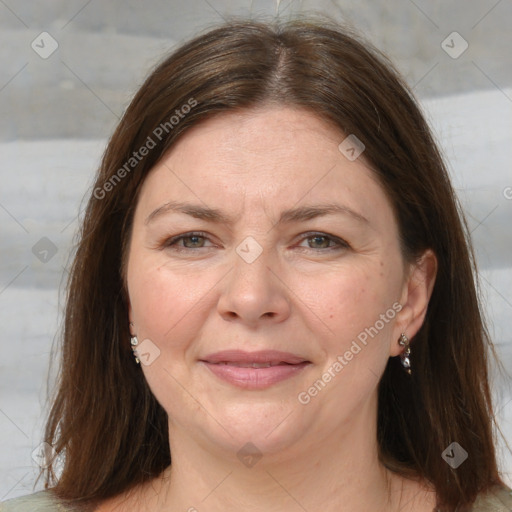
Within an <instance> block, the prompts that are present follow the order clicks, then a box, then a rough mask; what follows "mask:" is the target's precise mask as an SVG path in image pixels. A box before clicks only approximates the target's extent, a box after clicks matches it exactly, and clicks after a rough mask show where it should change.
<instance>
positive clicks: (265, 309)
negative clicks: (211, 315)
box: [217, 251, 291, 328]
mask: <svg viewBox="0 0 512 512" xmlns="http://www.w3.org/2000/svg"><path fill="white" fill-rule="evenodd" d="M234 260H235V261H234V268H233V269H232V271H231V272H229V273H228V275H227V276H226V279H224V280H223V288H222V290H221V296H220V298H219V301H218V306H217V307H218V312H219V314H220V315H221V316H222V318H223V319H224V320H227V321H231V322H233V321H238V322H241V323H244V324H246V325H248V326H250V327H253V328H254V327H257V326H258V325H259V324H260V323H261V322H265V323H267V322H274V323H279V322H282V321H284V320H286V318H288V316H289V315H290V293H291V292H290V290H289V289H288V288H287V286H286V284H285V283H284V282H283V280H282V279H281V278H280V276H279V272H278V271H276V270H275V268H276V266H275V265H274V269H272V268H271V267H270V264H271V263H272V262H271V261H270V259H269V258H268V257H267V254H266V251H263V252H262V254H261V255H260V256H259V257H258V258H257V259H256V260H255V261H253V262H252V263H247V262H246V261H244V260H243V259H242V258H240V257H239V256H238V255H235V257H234ZM274 263H275V261H274Z"/></svg>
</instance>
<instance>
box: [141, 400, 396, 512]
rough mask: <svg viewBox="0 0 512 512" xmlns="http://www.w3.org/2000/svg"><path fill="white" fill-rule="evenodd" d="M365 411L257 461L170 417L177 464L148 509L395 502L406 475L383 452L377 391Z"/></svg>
mask: <svg viewBox="0 0 512 512" xmlns="http://www.w3.org/2000/svg"><path fill="white" fill-rule="evenodd" d="M360 412H361V413H360V414H358V415H357V417H354V418H351V419H350V421H349V422H348V423H347V424H346V425H343V427H342V428H339V429H337V430H336V431H335V432H332V433H331V434H330V435H325V433H322V434H320V433H318V434H316V435H312V436H309V437H308V439H305V440H304V442H301V443H300V446H292V447H289V449H287V450H286V451H285V452H279V453H278V454H271V453H269V454H266V453H264V454H263V456H262V457H261V459H259V460H258V461H257V462H256V463H255V464H253V465H252V466H251V465H247V466H246V465H244V464H242V463H241V461H240V460H239V459H238V458H237V457H236V453H235V454H234V453H233V452H231V453H225V452H222V451H219V449H218V447H213V446H211V447H209V446H208V443H205V444H204V445H201V444H199V443H197V441H196V440H195V438H192V437H191V436H190V434H189V431H188V430H187V429H182V428H180V427H179V426H176V425H170V427H169V435H170V440H171V453H172V466H170V467H169V468H168V469H167V470H166V471H165V472H164V474H163V475H162V478H161V479H160V484H159V485H160V487H159V488H158V489H155V487H154V486H152V488H153V489H154V490H153V493H154V494H153V497H151V496H149V498H146V499H145V503H147V504H148V510H184V511H190V512H194V511H201V510H208V511H209V512H221V511H222V512H226V511H231V510H233V511H235V510H248V511H254V512H256V511H265V512H274V511H275V512H277V511H279V512H288V511H289V512H292V511H293V512H296V511H297V510H301V509H302V510H308V511H311V510H319V509H321V510H322V511H325V512H331V511H332V512H334V511H336V512H339V511H340V510H347V511H348V510H350V511H351V512H363V511H368V510H374V511H376V512H377V511H378V512H380V511H391V510H398V508H397V503H398V502H399V500H400V483H399V482H400V481H401V479H399V478H398V477H395V476H393V475H392V474H391V473H389V472H388V471H387V470H386V469H385V468H384V467H383V466H382V465H381V464H380V463H379V460H378V448H377V436H376V396H374V397H373V398H372V399H371V400H370V401H369V402H367V404H366V410H364V411H360ZM319 439H321V442H319V441H318V440H319ZM242 444H243V443H242ZM252 462H254V461H252ZM155 491H156V492H155ZM148 499H149V501H148Z"/></svg>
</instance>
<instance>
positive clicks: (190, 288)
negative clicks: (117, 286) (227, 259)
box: [128, 257, 211, 349]
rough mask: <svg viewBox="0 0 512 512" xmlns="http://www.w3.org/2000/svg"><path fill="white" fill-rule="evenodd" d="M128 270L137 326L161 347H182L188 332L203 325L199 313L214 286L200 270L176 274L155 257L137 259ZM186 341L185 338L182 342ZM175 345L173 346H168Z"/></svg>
mask: <svg viewBox="0 0 512 512" xmlns="http://www.w3.org/2000/svg"><path fill="white" fill-rule="evenodd" d="M132 270H133V272H132V273H130V268H129V273H128V287H129V293H130V302H131V306H132V311H133V316H134V319H135V323H136V325H137V329H138V330H139V331H140V334H141V335H142V336H143V337H144V338H149V339H151V340H152V341H153V342H154V343H156V344H157V345H159V346H164V345H165V346H166V347H168V345H169V343H168V340H172V341H173V343H172V348H173V349H175V348H179V347H180V346H181V344H183V343H185V340H186V339H187V336H186V333H187V332H188V331H191V330H193V329H194V328H197V327H198V325H200V322H199V321H198V320H199V319H198V316H201V315H202V311H204V302H205V299H206V298H207V293H208V290H209V289H210V288H211V285H209V282H208V279H206V276H204V274H202V278H201V279H198V277H197V272H195V273H194V272H185V273H183V272H182V273H176V272H173V271H171V270H170V269H169V268H166V266H165V265H162V264H161V262H158V261H155V259H152V260H151V259H146V260H145V261H144V258H140V259H139V260H138V259H137V257H134V259H133V267H132ZM181 340H184V341H181ZM168 348H171V347H168Z"/></svg>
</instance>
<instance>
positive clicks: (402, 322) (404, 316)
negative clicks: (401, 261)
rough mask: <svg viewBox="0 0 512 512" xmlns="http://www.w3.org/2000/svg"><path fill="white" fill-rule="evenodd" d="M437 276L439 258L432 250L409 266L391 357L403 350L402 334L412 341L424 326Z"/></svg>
mask: <svg viewBox="0 0 512 512" xmlns="http://www.w3.org/2000/svg"><path fill="white" fill-rule="evenodd" d="M436 275H437V258H436V255H435V253H434V251H432V250H431V249H427V250H426V251H425V252H424V253H423V254H422V255H421V257H420V258H419V259H418V260H416V262H415V263H412V264H410V265H409V268H408V272H407V274H406V278H405V280H404V285H403V288H402V296H401V298H400V304H401V305H402V309H401V310H400V312H399V313H398V314H397V315H396V321H395V325H394V329H393V339H392V342H391V347H390V356H397V355H399V354H400V353H401V352H402V350H403V348H402V347H401V346H400V345H399V344H398V339H399V337H400V334H401V333H405V335H406V336H407V337H408V338H409V340H411V339H412V338H413V337H414V336H415V335H416V333H417V332H418V331H419V330H420V327H421V326H422V325H423V321H424V320H425V316H426V314H427V307H428V303H429V300H430V297H431V295H432V290H433V289H434V283H435V280H436Z"/></svg>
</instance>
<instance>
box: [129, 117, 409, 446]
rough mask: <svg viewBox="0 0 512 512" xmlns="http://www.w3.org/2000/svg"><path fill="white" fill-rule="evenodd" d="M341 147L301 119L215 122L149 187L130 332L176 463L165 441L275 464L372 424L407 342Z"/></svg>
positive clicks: (366, 188) (395, 274) (166, 162)
mask: <svg viewBox="0 0 512 512" xmlns="http://www.w3.org/2000/svg"><path fill="white" fill-rule="evenodd" d="M345 137H346V135H343V134H342V133H340V132H338V131H337V130H336V129H334V128H333V127H332V126H329V125H327V124H325V123H324V121H322V120H320V119H319V118H318V117H316V116H315V115H314V114H312V113H309V112H308V111H305V110H300V109H291V108H270V107H269V108H265V109H258V110H247V111H244V112H241V113H240V112H239V113H228V114H222V115H220V116H218V117H216V118H211V119H209V120H207V121H206V122H204V123H203V124H200V125H197V126H196V127H194V128H193V129H191V130H190V131H189V132H187V133H186V134H185V135H184V136H183V137H182V138H181V139H180V140H179V142H178V143H177V144H175V146H174V147H173V148H172V150H171V151H170V152H169V153H168V154H167V155H166V156H165V157H164V158H163V159H162V160H161V162H160V163H159V164H158V165H156V166H155V168H154V169H153V170H152V171H151V173H150V174H149V176H148V177H147V179H146V180H145V182H144V185H143V187H142V190H141V193H140V196H139V199H138V204H137V207H136V212H135V217H134V224H133V232H132V238H131V244H130V248H129V259H128V267H127V283H128V291H129V298H130V321H131V322H133V324H134V325H133V327H132V331H133V332H134V333H136V334H137V336H138V340H139V355H140V358H141V360H142V363H143V364H142V371H143V372H144V375H145V377H146V379H147V381H148V384H149V386H150V388H151V390H152V392H153V393H154V395H155V397H156V398H157V400H158V401H159V402H160V404H161V405H162V406H163V407H164V409H165V410H166V411H167V413H168V415H169V423H170V430H171V451H172V440H173V437H172V432H176V433H181V434H180V435H181V436H183V435H186V436H189V438H191V439H194V440H196V441H197V442H200V443H202V444H203V446H215V447H217V448H221V449H228V450H231V451H232V452H233V453H236V452H237V451H239V450H240V449H241V448H242V447H243V446H244V445H246V443H247V442H250V443H252V444H253V445H254V446H255V447H256V448H257V450H259V451H261V452H262V453H268V454H271V453H277V452H278V451H280V450H283V449H289V450H292V449H293V448H294V447H299V446H301V447H302V448H304V447H307V446H313V445H314V444H315V443H316V442H317V441H318V439H328V438H333V436H334V437H336V436H337V435H341V434H340V433H342V432H343V431H344V430H345V429H349V428H354V427H355V426H356V425H364V424H365V422H370V423H372V422H374V413H375V410H376V389H377V384H378V381H379V378H380V376H381V375H382V373H383V371H384V368H385V366H386V363H387V361H388V358H389V357H390V356H394V355H397V354H399V352H400V347H399V346H398V344H397V339H398V337H399V336H400V333H401V332H403V331H406V332H407V334H408V335H409V336H412V335H414V334H415V333H414V332H411V329H409V330H406V329H407V328H408V327H411V326H410V325H408V324H407V320H406V318H409V316H407V315H406V313H405V311H406V309H407V308H403V309H401V308H402V306H401V303H402V304H403V301H404V299H406V298H407V284H406V281H407V280H406V277H407V276H406V275H405V271H406V269H407V268H406V267H404V263H403V259H402V257H401V253H400V250H399V244H398V231H397V224H396V222H395V219H394V216H393V213H392V208H391V205H390V203H389V202H388V200H387V198H386V196H385V194H384V192H383V190H382V188H381V186H380V185H379V183H378V182H377V181H376V179H375V177H374V175H373V174H372V171H370V170H369V169H368V168H367V166H366V164H365V162H364V153H363V154H362V155H361V156H360V157H359V158H357V159H355V160H353V161H352V160H351V159H353V154H352V153H353V152H352V151H350V144H349V142H350V141H347V142H345V145H347V144H348V151H347V147H345V146H343V148H345V153H342V152H341V150H340V149H339V148H338V146H339V145H340V143H341V142H342V141H343V140H344V139H345ZM355 149H356V150H357V149H358V148H357V147H356V148H355ZM345 155H347V156H350V157H351V159H349V158H347V156H345ZM354 155H356V153H355V152H354ZM416 330H417V329H416ZM256 352H257V354H256ZM277 352H279V353H277ZM253 363H258V364H253ZM269 365H270V367H269ZM319 436H322V437H319Z"/></svg>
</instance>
